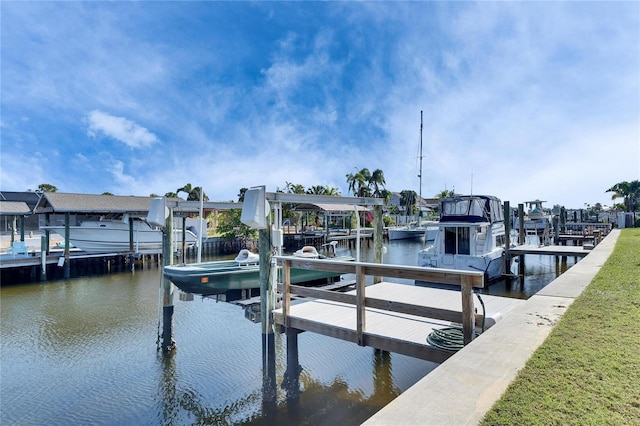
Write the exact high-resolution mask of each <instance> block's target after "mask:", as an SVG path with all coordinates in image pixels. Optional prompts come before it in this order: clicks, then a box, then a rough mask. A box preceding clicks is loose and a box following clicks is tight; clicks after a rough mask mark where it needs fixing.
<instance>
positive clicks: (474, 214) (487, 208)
mask: <svg viewBox="0 0 640 426" xmlns="http://www.w3.org/2000/svg"><path fill="white" fill-rule="evenodd" d="M501 204H502V203H501V202H500V199H498V198H497V197H494V196H488V195H463V196H458V197H451V198H442V199H441V200H440V222H472V223H478V222H489V223H494V222H503V221H504V211H503V210H502V205H501Z"/></svg>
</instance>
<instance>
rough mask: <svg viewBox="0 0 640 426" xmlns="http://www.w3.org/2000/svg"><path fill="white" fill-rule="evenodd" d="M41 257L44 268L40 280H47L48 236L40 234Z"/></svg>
mask: <svg viewBox="0 0 640 426" xmlns="http://www.w3.org/2000/svg"><path fill="white" fill-rule="evenodd" d="M40 259H41V260H42V266H41V267H42V269H41V272H40V281H46V280H47V237H46V236H44V235H41V236H40Z"/></svg>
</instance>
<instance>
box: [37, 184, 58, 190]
mask: <svg viewBox="0 0 640 426" xmlns="http://www.w3.org/2000/svg"><path fill="white" fill-rule="evenodd" d="M38 190H39V191H41V192H57V191H58V188H57V187H55V186H54V185H51V184H50V183H41V184H40V185H38Z"/></svg>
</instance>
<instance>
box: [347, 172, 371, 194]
mask: <svg viewBox="0 0 640 426" xmlns="http://www.w3.org/2000/svg"><path fill="white" fill-rule="evenodd" d="M346 177H347V183H348V184H349V191H350V192H351V193H353V195H354V196H356V197H370V196H371V188H370V187H369V185H370V182H371V172H370V171H369V169H367V168H366V167H365V168H364V169H361V170H360V171H358V172H356V173H355V174H354V173H349V174H348V175H346Z"/></svg>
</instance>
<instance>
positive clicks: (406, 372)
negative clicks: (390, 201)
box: [0, 241, 573, 425]
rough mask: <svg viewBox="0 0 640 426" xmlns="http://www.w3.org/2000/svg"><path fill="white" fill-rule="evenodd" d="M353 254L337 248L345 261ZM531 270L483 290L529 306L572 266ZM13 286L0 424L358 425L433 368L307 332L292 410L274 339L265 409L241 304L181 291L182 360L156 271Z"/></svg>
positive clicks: (3, 310)
mask: <svg viewBox="0 0 640 426" xmlns="http://www.w3.org/2000/svg"><path fill="white" fill-rule="evenodd" d="M386 246H387V248H388V252H387V253H386V254H385V255H384V263H395V264H405V265H415V262H416V258H417V251H418V250H419V249H420V248H421V243H418V242H409V241H399V242H396V241H392V242H389V243H387V244H386ZM346 250H347V249H345V248H340V247H339V248H338V254H342V253H345V251H346ZM371 252H372V250H367V249H363V251H362V253H361V259H362V260H363V261H369V260H371V259H372V253H371ZM351 254H352V255H354V256H355V252H353V253H351ZM572 263H573V262H572V260H571V259H570V260H569V266H570V265H571V264H572ZM526 266H527V275H528V276H527V278H526V279H525V282H524V283H519V282H518V281H513V282H512V283H511V284H507V283H497V284H494V285H492V286H491V287H489V289H488V290H487V291H486V292H488V293H492V294H502V295H506V294H508V295H511V296H512V297H525V298H526V297H528V296H529V295H531V294H533V293H535V292H536V291H538V290H539V289H540V288H542V287H544V285H546V284H547V283H548V282H550V281H551V280H553V278H555V276H557V274H558V273H559V272H560V269H562V268H566V265H560V266H557V265H556V264H555V262H554V258H553V257H551V256H548V257H547V258H544V257H542V256H540V257H538V256H527V265H526ZM6 284H7V283H3V285H2V287H1V288H0V331H1V340H0V355H1V357H0V359H1V363H0V424H3V425H13V424H20V425H36V424H38V425H39V424H51V425H84V424H101V425H123V424H137V425H160V424H172V425H182V424H215V425H227V424H228V425H231V424H234V425H235V424H246V425H261V424H264V425H267V424H300V425H329V424H332V425H333V424H340V425H356V424H360V423H361V422H363V421H364V420H366V419H367V418H368V417H370V416H371V415H373V414H374V413H375V412H376V411H378V410H379V409H381V408H382V407H383V406H385V405H386V404H388V403H389V402H390V401H391V400H393V399H394V398H395V397H396V396H398V395H399V394H400V393H402V392H403V391H405V390H406V389H408V388H409V387H410V386H411V385H413V384H414V383H415V382H417V381H418V380H419V379H421V378H422V377H424V376H425V375H426V374H428V373H429V372H430V371H432V370H433V369H434V368H435V367H436V366H437V365H436V364H434V363H430V362H427V361H422V360H418V359H413V358H410V357H406V356H403V355H398V354H389V353H385V352H380V351H376V350H374V349H372V348H366V347H359V346H357V345H355V344H352V343H347V342H343V341H340V340H337V339H332V338H329V337H324V336H320V335H316V334H313V333H302V334H301V335H300V336H299V342H298V345H299V362H300V365H301V367H302V372H301V376H300V387H301V394H300V398H299V403H298V404H297V405H296V407H295V409H294V407H292V406H288V404H287V395H286V391H285V389H284V387H282V386H280V385H281V383H283V378H284V372H285V369H286V345H285V338H284V336H282V335H279V334H276V336H275V346H276V381H277V384H278V386H277V395H276V403H275V406H270V407H265V405H264V404H263V394H262V392H263V391H262V389H263V376H262V343H261V339H262V336H261V326H260V324H254V323H252V322H250V321H249V320H247V319H245V317H244V311H243V309H242V308H240V307H239V306H236V305H232V304H229V303H225V302H216V301H215V300H214V299H210V298H201V297H199V296H195V298H194V300H191V301H187V300H184V299H186V298H184V297H178V292H177V293H176V297H175V313H174V337H175V340H176V344H177V350H176V351H175V352H174V353H173V354H172V355H171V356H163V355H162V353H161V352H159V351H158V350H157V344H158V331H159V322H158V320H159V296H160V269H158V268H156V267H154V268H153V269H146V270H136V271H135V272H133V273H131V272H124V273H117V274H111V275H102V276H92V277H83V278H76V279H71V280H62V281H53V282H47V283H36V284H24V285H13V286H12V285H6ZM425 338H426V336H425Z"/></svg>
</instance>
